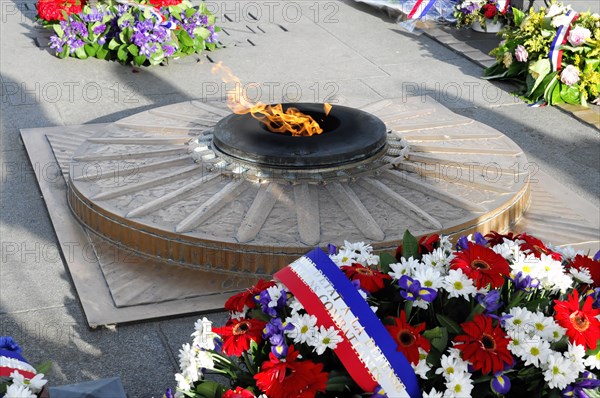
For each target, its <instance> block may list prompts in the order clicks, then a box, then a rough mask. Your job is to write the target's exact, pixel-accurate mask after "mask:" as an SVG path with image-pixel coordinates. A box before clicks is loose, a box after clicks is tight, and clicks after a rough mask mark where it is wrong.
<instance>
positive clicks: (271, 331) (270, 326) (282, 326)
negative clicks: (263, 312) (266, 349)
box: [263, 318, 294, 339]
mask: <svg viewBox="0 0 600 398" xmlns="http://www.w3.org/2000/svg"><path fill="white" fill-rule="evenodd" d="M292 329H294V325H292V324H291V323H287V322H283V321H282V320H281V318H273V319H271V320H270V321H269V323H267V324H266V325H265V328H264V329H263V338H265V339H268V338H270V337H271V336H274V335H278V334H283V332H284V331H286V330H292Z"/></svg>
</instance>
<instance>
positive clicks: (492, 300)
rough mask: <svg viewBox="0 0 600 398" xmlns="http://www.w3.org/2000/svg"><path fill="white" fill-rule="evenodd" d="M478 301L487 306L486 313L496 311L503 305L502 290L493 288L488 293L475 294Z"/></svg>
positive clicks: (484, 306)
mask: <svg viewBox="0 0 600 398" xmlns="http://www.w3.org/2000/svg"><path fill="white" fill-rule="evenodd" d="M475 298H476V299H477V302H478V303H479V304H480V305H481V306H482V307H483V308H485V312H486V313H490V312H494V311H496V310H497V309H498V308H500V307H502V304H503V303H502V301H500V290H491V291H490V292H489V293H488V294H485V295H484V294H481V293H478V294H477V296H475Z"/></svg>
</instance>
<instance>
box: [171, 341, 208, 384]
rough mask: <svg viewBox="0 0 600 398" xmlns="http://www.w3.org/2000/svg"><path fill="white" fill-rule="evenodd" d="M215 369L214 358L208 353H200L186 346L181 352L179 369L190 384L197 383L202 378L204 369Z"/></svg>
mask: <svg viewBox="0 0 600 398" xmlns="http://www.w3.org/2000/svg"><path fill="white" fill-rule="evenodd" d="M214 367H215V365H214V362H213V359H212V356H211V355H210V354H209V353H208V352H206V351H200V350H197V349H195V348H194V347H192V346H190V345H189V344H187V343H186V344H184V345H183V346H182V347H181V349H180V350H179V368H180V369H181V374H182V375H183V377H184V378H185V379H186V381H188V382H196V381H198V380H200V378H201V377H202V371H201V369H202V368H206V369H213V368H214Z"/></svg>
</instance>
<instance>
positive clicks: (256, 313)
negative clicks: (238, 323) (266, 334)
mask: <svg viewBox="0 0 600 398" xmlns="http://www.w3.org/2000/svg"><path fill="white" fill-rule="evenodd" d="M250 318H252V319H260V320H261V321H266V322H268V321H270V320H271V317H270V316H269V315H267V314H265V313H264V312H262V311H261V310H260V308H254V309H252V311H250Z"/></svg>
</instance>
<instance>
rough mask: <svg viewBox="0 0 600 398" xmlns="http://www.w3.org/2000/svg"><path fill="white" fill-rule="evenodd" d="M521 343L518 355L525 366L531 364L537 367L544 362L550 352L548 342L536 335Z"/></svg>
mask: <svg viewBox="0 0 600 398" xmlns="http://www.w3.org/2000/svg"><path fill="white" fill-rule="evenodd" d="M521 345H522V352H521V355H520V357H521V359H522V360H523V361H525V366H528V365H533V366H535V367H538V368H539V367H541V364H543V363H545V362H546V359H547V358H548V356H549V355H550V354H552V350H551V349H550V343H548V342H547V341H546V340H544V339H541V338H539V337H537V336H535V337H533V338H530V339H527V340H525V341H523V343H522V344H521Z"/></svg>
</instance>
